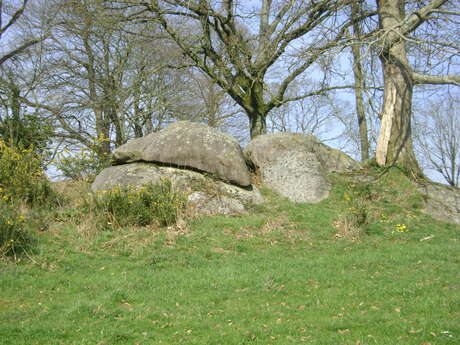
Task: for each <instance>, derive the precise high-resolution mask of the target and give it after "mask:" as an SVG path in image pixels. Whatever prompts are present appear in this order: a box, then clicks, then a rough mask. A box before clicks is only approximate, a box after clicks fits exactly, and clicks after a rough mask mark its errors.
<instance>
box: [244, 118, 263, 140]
mask: <svg viewBox="0 0 460 345" xmlns="http://www.w3.org/2000/svg"><path fill="white" fill-rule="evenodd" d="M248 117H249V125H250V127H251V133H250V134H251V139H254V138H255V137H257V136H258V135H261V134H266V133H267V117H266V116H265V115H262V114H260V113H257V112H256V113H250V114H249V113H248Z"/></svg>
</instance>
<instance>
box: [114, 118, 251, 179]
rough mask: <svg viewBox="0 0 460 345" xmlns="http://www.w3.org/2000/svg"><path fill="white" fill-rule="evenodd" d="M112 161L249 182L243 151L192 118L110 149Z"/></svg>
mask: <svg viewBox="0 0 460 345" xmlns="http://www.w3.org/2000/svg"><path fill="white" fill-rule="evenodd" d="M113 161H114V163H115V164H125V163H133V162H140V161H142V162H153V163H157V164H161V165H163V166H168V165H169V166H172V167H179V168H186V169H194V170H198V171H200V172H205V173H209V174H213V175H215V176H217V177H218V178H221V179H222V180H224V181H228V182H230V183H232V184H236V185H239V186H243V187H246V186H249V185H250V184H251V181H250V175H249V171H248V168H247V166H246V163H245V160H244V156H243V152H242V150H241V147H240V145H239V144H238V142H237V141H236V140H235V139H234V138H233V137H231V136H230V135H228V134H224V133H222V132H219V131H217V130H215V129H213V128H211V127H208V126H204V125H201V124H198V123H193V122H186V121H181V122H176V123H174V124H172V125H170V126H168V127H167V128H165V129H163V130H161V131H159V132H156V133H151V134H149V135H147V136H145V137H142V138H138V139H134V140H130V141H129V142H128V143H126V144H125V145H122V146H120V147H119V148H118V149H117V150H115V152H114V153H113Z"/></svg>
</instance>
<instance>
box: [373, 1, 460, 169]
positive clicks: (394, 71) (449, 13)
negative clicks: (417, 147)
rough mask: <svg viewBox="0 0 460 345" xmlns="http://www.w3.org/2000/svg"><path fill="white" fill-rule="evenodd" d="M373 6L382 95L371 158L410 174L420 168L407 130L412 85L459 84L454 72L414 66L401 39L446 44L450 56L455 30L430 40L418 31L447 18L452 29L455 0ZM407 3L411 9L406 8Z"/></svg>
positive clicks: (443, 46) (454, 51)
mask: <svg viewBox="0 0 460 345" xmlns="http://www.w3.org/2000/svg"><path fill="white" fill-rule="evenodd" d="M377 6H378V13H379V22H380V30H378V32H377V35H378V40H377V42H378V44H379V52H380V61H381V64H382V69H383V78H384V100H383V109H382V112H381V129H380V134H379V139H378V144H377V150H376V160H377V163H378V164H379V165H381V166H386V165H392V164H398V165H400V166H401V167H403V168H405V169H406V170H407V171H408V172H410V173H411V174H412V175H414V176H419V175H421V170H420V168H419V166H418V163H417V160H416V158H415V154H414V149H413V144H412V135H411V119H412V95H413V89H414V86H416V85H422V84H454V85H460V77H459V76H458V75H456V74H452V75H432V74H427V73H421V72H419V71H417V70H416V69H414V68H413V66H412V65H411V63H410V61H409V59H408V52H407V45H408V42H415V43H416V44H418V45H419V46H423V45H424V44H425V43H429V44H430V45H431V46H433V47H437V48H438V49H442V50H444V49H447V50H448V51H449V55H450V56H451V57H452V58H454V57H455V56H457V57H458V56H459V52H460V47H459V46H458V36H456V37H455V36H449V35H447V33H446V32H447V31H445V30H441V31H439V32H438V36H437V40H436V41H433V40H431V39H430V38H428V41H427V40H425V37H423V33H424V29H425V27H426V26H427V25H431V27H429V30H428V32H429V33H430V35H434V34H435V33H436V31H435V30H436V28H435V27H434V26H433V25H436V23H439V22H441V21H444V22H446V21H447V22H451V25H452V26H453V27H454V30H457V31H458V22H456V19H455V18H456V17H458V16H459V15H460V11H459V8H458V2H455V1H448V0H431V1H418V2H415V3H414V4H411V3H410V1H403V0H377ZM407 8H410V9H411V10H410V12H409V13H408V14H406V9H407ZM441 36H442V37H441ZM374 37H375V36H374ZM412 48H415V45H412ZM432 72H438V71H436V70H432Z"/></svg>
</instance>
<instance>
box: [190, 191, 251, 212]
mask: <svg viewBox="0 0 460 345" xmlns="http://www.w3.org/2000/svg"><path fill="white" fill-rule="evenodd" d="M187 211H188V213H189V215H190V216H192V217H193V216H196V215H206V216H212V215H217V214H219V215H224V216H231V215H237V214H243V213H246V208H245V206H244V204H243V203H242V202H241V201H240V200H238V199H234V198H231V197H228V196H225V195H209V194H206V193H205V192H193V193H192V194H190V195H189V197H188V200H187Z"/></svg>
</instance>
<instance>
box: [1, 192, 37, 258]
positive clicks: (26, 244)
mask: <svg viewBox="0 0 460 345" xmlns="http://www.w3.org/2000/svg"><path fill="white" fill-rule="evenodd" d="M27 223H28V222H27V221H26V218H25V217H24V216H23V215H22V214H21V213H20V212H19V211H18V208H17V207H15V206H13V205H12V204H8V203H6V202H4V201H0V258H7V257H9V258H13V259H17V257H18V256H19V255H20V254H22V253H24V252H26V251H27V250H29V249H32V248H33V245H34V243H35V238H34V236H33V233H32V231H30V229H29V228H28V227H27Z"/></svg>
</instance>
